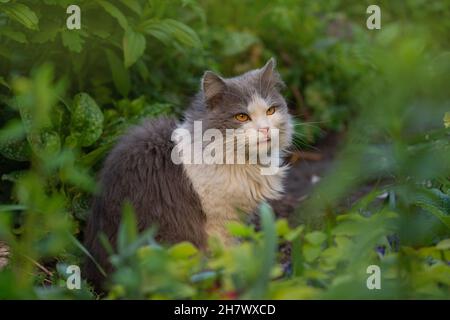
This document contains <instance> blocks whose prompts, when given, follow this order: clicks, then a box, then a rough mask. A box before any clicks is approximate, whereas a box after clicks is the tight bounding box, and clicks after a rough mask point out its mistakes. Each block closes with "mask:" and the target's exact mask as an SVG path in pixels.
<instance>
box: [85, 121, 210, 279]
mask: <svg viewBox="0 0 450 320" xmlns="http://www.w3.org/2000/svg"><path fill="white" fill-rule="evenodd" d="M176 128H177V121H176V120H175V119H171V118H158V119H151V120H146V121H144V122H143V123H142V124H141V125H139V126H136V127H133V128H131V129H130V130H129V131H128V133H126V134H125V135H124V136H123V137H122V138H121V139H120V140H119V141H118V143H117V144H116V146H115V147H114V148H113V149H112V150H111V152H110V153H109V155H108V157H107V158H106V160H105V162H104V165H103V168H102V170H101V173H100V177H99V187H100V191H99V194H98V195H97V196H96V197H95V198H94V201H93V205H92V212H91V216H90V218H89V221H88V226H87V229H86V230H87V231H86V246H87V248H88V249H89V250H90V251H91V253H92V254H93V255H94V257H96V259H98V260H99V262H100V264H101V265H102V266H104V267H105V268H106V269H107V270H108V271H110V270H111V266H110V265H109V263H108V262H107V255H106V252H105V251H104V249H103V248H102V246H101V244H100V242H99V239H98V234H100V233H104V234H105V235H106V236H107V238H108V239H109V240H110V242H111V244H112V245H113V246H114V245H115V242H116V237H117V232H118V228H119V225H120V221H121V217H122V210H123V207H124V205H125V203H126V202H128V203H130V204H131V205H132V207H133V209H134V211H135V214H136V221H137V226H138V229H139V230H140V231H142V230H144V229H147V228H149V227H151V226H156V227H157V235H156V239H157V240H158V241H161V242H163V243H164V242H166V243H175V242H179V241H190V242H192V243H194V244H196V245H197V246H199V247H204V246H205V244H206V233H205V231H204V223H205V221H206V217H205V215H204V213H203V210H202V206H201V203H200V199H199V197H198V195H197V193H196V191H195V190H194V188H193V187H192V184H191V182H190V180H189V178H188V177H187V176H186V175H185V173H184V169H183V166H182V165H178V164H175V163H174V162H173V161H172V159H171V153H172V149H173V147H174V143H173V142H172V140H171V136H172V132H173V131H174V129H176ZM86 271H87V273H88V278H90V279H92V280H91V281H93V282H94V283H95V282H98V279H99V275H98V272H97V270H96V267H95V266H94V265H93V263H92V262H91V261H88V262H87V265H86Z"/></svg>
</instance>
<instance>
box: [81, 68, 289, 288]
mask: <svg viewBox="0 0 450 320" xmlns="http://www.w3.org/2000/svg"><path fill="white" fill-rule="evenodd" d="M274 68H275V61H274V60H273V59H271V60H270V61H269V62H268V63H267V64H266V65H265V66H264V67H263V68H261V69H257V70H252V71H249V72H247V73H245V74H243V75H241V76H238V77H234V78H229V79H224V78H221V77H219V76H217V75H215V74H214V73H212V72H210V71H208V72H206V73H205V75H204V77H203V79H202V88H201V90H200V92H199V93H198V94H197V95H196V96H195V98H194V100H193V102H192V104H191V106H190V107H189V108H188V110H187V111H186V113H185V115H184V122H183V124H182V125H183V126H184V127H185V128H188V129H192V125H193V122H194V121H197V120H201V121H203V129H204V130H206V129H208V128H216V129H219V130H225V129H237V128H239V127H240V126H241V123H239V122H238V121H237V120H236V119H234V115H235V114H237V113H240V112H246V108H247V104H249V103H250V101H251V99H252V96H254V95H255V94H257V95H259V96H261V97H262V98H264V99H266V100H267V101H270V102H271V103H272V105H276V106H277V110H278V111H277V112H281V113H282V115H283V116H284V117H285V118H286V120H285V121H286V124H285V126H283V127H280V128H279V130H280V137H281V138H282V139H283V135H285V136H286V139H284V140H286V141H290V131H289V130H290V127H289V126H288V125H287V124H288V122H289V121H290V118H289V115H288V109H287V105H286V102H285V100H284V99H283V97H282V96H281V94H280V93H279V89H280V88H281V87H282V86H283V82H282V81H281V79H280V76H279V74H278V73H277V72H276V70H275V69H274ZM176 127H177V122H176V120H175V119H169V118H160V119H154V120H147V121H145V122H144V123H143V124H142V125H141V126H138V127H134V128H132V129H131V130H130V132H129V133H128V134H126V135H125V136H124V137H122V139H121V140H120V141H119V142H118V144H117V145H116V146H115V148H114V149H113V150H112V151H111V153H110V154H109V155H108V157H107V159H106V160H105V163H104V166H103V169H102V170H101V173H100V177H99V180H100V187H101V193H100V195H99V196H97V197H95V198H94V201H93V206H92V214H91V216H90V218H89V221H88V225H87V229H86V233H85V244H86V247H87V249H88V250H89V251H90V252H91V253H92V255H93V256H94V257H95V258H96V259H97V260H98V261H99V262H100V264H101V265H102V266H103V267H104V268H106V270H107V272H111V271H112V268H111V265H110V264H109V262H108V259H107V254H106V253H105V251H104V249H103V248H102V246H101V244H100V242H99V240H98V234H99V233H101V232H103V233H104V234H105V235H106V236H107V238H108V239H109V241H110V242H111V244H112V245H113V247H115V244H116V237H117V231H118V227H119V224H120V220H121V212H122V207H123V205H124V202H125V201H127V200H128V201H129V202H130V203H131V204H132V205H133V207H134V210H135V212H136V216H137V221H138V227H139V230H140V231H142V230H144V229H146V228H148V227H150V226H152V225H157V227H158V234H157V237H158V240H159V241H161V242H166V243H175V242H179V241H184V240H186V241H190V242H192V243H193V244H195V245H196V246H198V247H200V248H202V249H204V248H205V247H206V241H207V234H206V231H205V225H206V223H207V221H206V220H207V215H206V214H205V212H204V209H203V208H202V201H201V199H200V197H199V195H198V194H197V192H196V190H195V189H194V187H193V184H192V181H191V179H190V178H189V177H188V176H187V174H186V172H185V170H184V169H183V165H175V164H174V163H173V162H172V160H171V157H170V156H171V151H172V149H173V147H174V143H173V142H172V141H171V135H172V132H173V130H174V129H175V128H176ZM283 147H286V146H283ZM85 275H86V276H87V278H88V279H89V280H90V281H91V282H93V283H94V284H95V285H96V286H97V287H98V286H99V285H100V283H101V282H102V277H101V275H100V274H99V272H98V270H97V268H96V267H95V265H94V264H93V263H92V262H91V261H90V260H89V261H87V263H86V266H85Z"/></svg>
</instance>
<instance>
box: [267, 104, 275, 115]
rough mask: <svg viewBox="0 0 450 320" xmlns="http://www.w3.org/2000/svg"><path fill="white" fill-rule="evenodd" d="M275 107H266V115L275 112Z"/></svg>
mask: <svg viewBox="0 0 450 320" xmlns="http://www.w3.org/2000/svg"><path fill="white" fill-rule="evenodd" d="M275 109H276V107H274V106H272V107H270V108H269V109H267V111H266V114H267V115H268V116H271V115H273V114H274V113H275Z"/></svg>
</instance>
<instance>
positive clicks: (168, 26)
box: [140, 19, 202, 48]
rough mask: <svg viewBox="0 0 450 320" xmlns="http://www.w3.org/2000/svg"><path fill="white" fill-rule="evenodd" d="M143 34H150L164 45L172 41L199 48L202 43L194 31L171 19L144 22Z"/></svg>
mask: <svg viewBox="0 0 450 320" xmlns="http://www.w3.org/2000/svg"><path fill="white" fill-rule="evenodd" d="M140 28H141V29H142V30H144V32H146V33H147V34H150V35H152V36H154V37H155V38H157V39H158V40H160V41H162V42H163V43H164V44H167V45H168V44H170V43H171V42H172V41H173V40H176V41H177V42H178V43H180V44H182V45H185V46H188V47H198V48H199V47H201V45H202V43H201V41H200V39H199V37H198V35H197V33H195V31H194V30H192V29H191V28H190V27H188V26H187V25H185V24H184V23H182V22H179V21H176V20H173V19H164V20H156V19H151V20H147V21H145V22H144V23H143V24H142V25H141V27H140Z"/></svg>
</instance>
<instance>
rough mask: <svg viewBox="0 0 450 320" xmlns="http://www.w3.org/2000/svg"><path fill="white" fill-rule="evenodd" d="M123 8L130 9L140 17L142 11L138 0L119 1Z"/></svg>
mask: <svg viewBox="0 0 450 320" xmlns="http://www.w3.org/2000/svg"><path fill="white" fill-rule="evenodd" d="M120 2H122V3H123V4H124V5H125V6H127V7H128V8H130V9H131V10H133V11H134V13H137V14H138V15H139V16H140V15H142V13H143V10H142V6H141V4H140V2H139V1H138V0H120Z"/></svg>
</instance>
